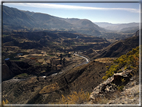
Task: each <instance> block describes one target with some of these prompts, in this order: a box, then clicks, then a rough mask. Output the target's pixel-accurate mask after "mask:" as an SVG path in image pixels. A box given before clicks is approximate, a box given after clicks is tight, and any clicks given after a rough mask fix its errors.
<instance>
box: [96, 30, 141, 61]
mask: <svg viewBox="0 0 142 107" xmlns="http://www.w3.org/2000/svg"><path fill="white" fill-rule="evenodd" d="M138 35H139V31H137V32H136V33H135V35H134V36H133V37H129V38H127V39H124V40H120V41H117V42H114V43H112V44H110V45H109V46H107V47H106V48H104V49H102V50H100V51H99V52H98V54H97V55H96V54H95V55H96V56H94V58H98V57H119V56H121V55H123V54H126V53H127V52H129V51H130V50H131V49H132V48H135V47H136V46H139V36H138Z"/></svg>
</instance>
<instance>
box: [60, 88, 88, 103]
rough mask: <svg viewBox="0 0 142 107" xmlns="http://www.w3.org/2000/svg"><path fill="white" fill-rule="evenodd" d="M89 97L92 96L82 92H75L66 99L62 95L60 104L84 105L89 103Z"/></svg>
mask: <svg viewBox="0 0 142 107" xmlns="http://www.w3.org/2000/svg"><path fill="white" fill-rule="evenodd" d="M89 96H90V94H89V93H88V92H84V91H82V90H81V91H79V92H76V91H74V92H72V93H71V94H70V95H68V96H66V97H65V96H64V95H62V97H61V100H60V101H59V104H82V103H84V102H88V101H89Z"/></svg>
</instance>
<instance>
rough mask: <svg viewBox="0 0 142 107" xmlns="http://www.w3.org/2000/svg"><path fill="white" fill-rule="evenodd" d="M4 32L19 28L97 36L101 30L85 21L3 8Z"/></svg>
mask: <svg viewBox="0 0 142 107" xmlns="http://www.w3.org/2000/svg"><path fill="white" fill-rule="evenodd" d="M3 25H4V26H3V28H4V30H10V29H11V30H17V29H19V28H20V27H21V29H22V28H23V29H24V28H27V29H31V28H32V29H39V30H45V29H46V30H63V31H68V30H73V31H76V32H78V33H83V34H89V35H93V36H99V35H100V34H101V31H102V30H103V29H102V28H100V27H99V26H97V25H95V24H94V23H93V22H91V21H90V20H87V19H75V20H73V19H65V18H59V17H55V16H51V15H49V14H44V13H35V12H29V11H22V10H18V9H16V8H10V7H7V6H3Z"/></svg>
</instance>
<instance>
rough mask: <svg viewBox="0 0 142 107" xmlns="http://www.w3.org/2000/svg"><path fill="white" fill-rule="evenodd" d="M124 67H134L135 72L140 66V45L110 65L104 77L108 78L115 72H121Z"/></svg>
mask: <svg viewBox="0 0 142 107" xmlns="http://www.w3.org/2000/svg"><path fill="white" fill-rule="evenodd" d="M122 68H124V70H126V69H133V70H134V71H135V73H136V72H137V71H138V68H139V47H136V48H133V49H132V51H130V52H128V53H127V54H126V55H122V56H120V57H119V58H117V59H116V60H114V63H113V64H112V65H111V66H110V67H109V69H108V70H107V71H106V75H105V76H103V78H102V79H104V80H106V79H107V78H109V77H111V76H112V75H113V74H114V73H117V72H121V71H122Z"/></svg>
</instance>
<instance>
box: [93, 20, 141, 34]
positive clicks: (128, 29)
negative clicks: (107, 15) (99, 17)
mask: <svg viewBox="0 0 142 107" xmlns="http://www.w3.org/2000/svg"><path fill="white" fill-rule="evenodd" d="M94 23H95V24H97V25H98V26H99V27H102V28H105V29H106V30H110V31H117V32H122V33H133V32H136V31H137V30H138V29H139V23H134V22H133V23H122V24H112V23H108V22H94Z"/></svg>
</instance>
